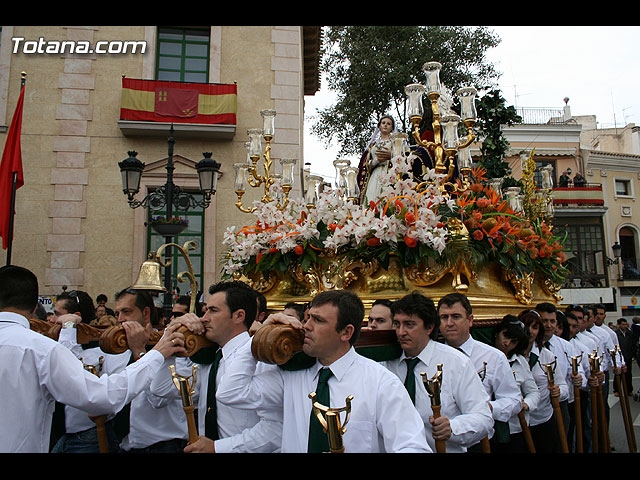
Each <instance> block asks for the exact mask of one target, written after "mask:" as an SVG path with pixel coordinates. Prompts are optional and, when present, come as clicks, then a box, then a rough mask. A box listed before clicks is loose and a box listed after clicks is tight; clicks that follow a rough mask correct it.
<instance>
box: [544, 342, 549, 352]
mask: <svg viewBox="0 0 640 480" xmlns="http://www.w3.org/2000/svg"><path fill="white" fill-rule="evenodd" d="M544 346H545V347H547V349H549V350H551V343H550V342H549V340H547V341H546V342H544Z"/></svg>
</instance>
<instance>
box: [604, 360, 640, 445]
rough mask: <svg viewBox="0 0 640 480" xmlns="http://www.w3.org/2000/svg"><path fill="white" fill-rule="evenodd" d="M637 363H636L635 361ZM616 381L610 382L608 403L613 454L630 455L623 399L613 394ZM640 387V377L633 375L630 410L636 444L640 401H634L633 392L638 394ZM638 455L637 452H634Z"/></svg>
mask: <svg viewBox="0 0 640 480" xmlns="http://www.w3.org/2000/svg"><path fill="white" fill-rule="evenodd" d="M634 363H635V361H634ZM633 367H634V371H637V370H638V365H633ZM614 381H615V380H614V379H612V381H610V385H609V387H610V388H609V397H608V403H609V408H610V417H609V438H610V440H611V445H612V447H613V449H612V451H611V453H627V454H628V453H630V449H629V442H628V440H627V433H626V429H625V425H624V421H623V416H622V407H621V405H622V403H621V398H620V397H617V396H615V395H614V393H613V383H614ZM639 387H640V376H636V375H633V389H634V390H633V391H631V389H629V390H630V393H632V395H630V396H629V409H630V410H631V420H632V423H633V432H634V434H635V438H636V444H637V443H638V441H639V440H640V401H636V400H634V399H633V392H637V391H638V389H639ZM633 453H637V452H633Z"/></svg>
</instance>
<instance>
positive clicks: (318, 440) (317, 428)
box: [307, 368, 333, 453]
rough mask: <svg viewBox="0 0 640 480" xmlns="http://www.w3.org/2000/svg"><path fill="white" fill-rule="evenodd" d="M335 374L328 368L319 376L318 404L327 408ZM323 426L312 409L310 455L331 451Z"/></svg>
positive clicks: (322, 370)
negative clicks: (330, 384) (332, 377)
mask: <svg viewBox="0 0 640 480" xmlns="http://www.w3.org/2000/svg"><path fill="white" fill-rule="evenodd" d="M331 375H333V373H332V372H331V370H330V369H328V368H323V369H321V370H320V375H319V376H318V385H317V387H316V392H315V393H316V400H315V401H316V402H318V403H319V404H320V405H324V406H325V407H329V406H330V405H329V384H328V381H329V377H331ZM323 430H324V429H323V427H322V424H321V423H320V421H319V420H318V418H317V417H316V415H315V413H314V412H313V409H311V418H310V419H309V444H308V449H307V451H308V453H322V452H328V451H329V437H327V434H326V433H325V432H324V431H323Z"/></svg>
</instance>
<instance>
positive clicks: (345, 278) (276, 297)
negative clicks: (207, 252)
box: [237, 261, 562, 327]
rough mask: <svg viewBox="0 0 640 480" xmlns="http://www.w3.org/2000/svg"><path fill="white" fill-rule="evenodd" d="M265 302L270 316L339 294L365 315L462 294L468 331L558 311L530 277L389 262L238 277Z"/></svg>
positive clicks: (489, 268)
mask: <svg viewBox="0 0 640 480" xmlns="http://www.w3.org/2000/svg"><path fill="white" fill-rule="evenodd" d="M237 278H239V279H240V280H243V281H245V282H247V283H249V284H250V285H251V286H252V287H253V288H255V289H256V290H258V291H259V292H261V293H262V294H263V295H264V296H265V297H266V298H267V308H268V309H269V311H270V312H276V311H281V310H282V309H283V308H284V306H285V305H286V304H287V303H288V302H297V303H306V302H309V301H311V300H312V299H313V297H314V296H315V295H316V294H317V293H319V292H321V291H324V290H332V289H345V290H349V291H352V292H354V293H355V294H357V295H358V296H359V297H360V299H361V300H362V302H363V303H364V306H365V312H366V315H368V311H369V309H370V308H371V306H372V304H373V303H374V302H375V301H376V300H378V299H389V300H395V299H399V298H401V297H403V296H405V295H407V294H408V293H410V292H413V291H417V292H420V293H422V294H423V295H425V296H427V297H429V298H431V299H432V300H433V301H434V302H435V303H436V304H437V302H438V301H439V300H440V298H442V297H443V296H444V295H446V294H449V293H452V292H460V293H464V294H465V295H466V296H467V297H468V298H469V301H470V302H471V305H472V308H473V316H474V326H476V327H489V326H493V325H495V324H497V323H499V321H500V320H502V318H503V317H504V316H505V315H507V314H512V315H518V314H519V313H520V312H522V311H523V310H525V309H528V308H533V307H535V306H536V304H538V303H541V302H550V303H553V304H555V305H559V303H560V302H561V301H562V298H561V297H560V296H559V295H558V293H557V292H558V288H554V287H553V286H549V285H545V284H544V281H543V280H541V279H536V278H535V276H534V275H530V276H529V277H526V278H524V279H521V278H518V277H516V276H515V275H513V274H512V273H511V272H509V271H505V270H504V269H503V267H502V266H501V265H500V264H498V263H492V264H488V265H486V266H484V267H483V268H482V269H481V270H480V271H479V272H473V271H472V270H470V269H469V268H467V267H466V266H464V265H463V266H462V268H461V267H460V266H458V267H457V268H452V267H450V268H445V269H443V268H433V267H432V268H431V269H423V270H419V269H404V268H402V267H401V266H400V265H399V264H398V262H397V261H392V262H391V263H390V264H389V268H388V269H384V268H382V267H381V266H379V265H378V264H377V262H375V261H371V262H369V263H363V262H361V261H358V262H352V263H349V262H347V261H342V262H339V261H336V262H331V263H329V264H327V266H325V267H322V268H321V267H319V266H317V265H316V266H312V267H311V268H310V269H308V270H307V271H304V272H302V271H300V270H299V269H298V270H297V271H289V272H286V273H282V272H271V273H270V274H269V275H267V276H265V275H258V276H253V275H252V276H251V277H250V278H248V277H246V276H244V275H243V276H238V277H237Z"/></svg>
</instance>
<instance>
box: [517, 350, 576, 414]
mask: <svg viewBox="0 0 640 480" xmlns="http://www.w3.org/2000/svg"><path fill="white" fill-rule="evenodd" d="M532 353H535V354H536V355H537V356H538V361H537V362H536V364H535V365H534V366H533V367H532V368H531V374H532V375H533V378H534V380H535V381H536V384H537V385H538V390H539V391H540V401H539V402H538V407H537V408H536V409H530V410H529V425H531V426H534V425H540V424H542V423H544V422H546V421H547V420H549V419H550V418H551V416H552V415H553V405H552V404H551V395H550V394H549V388H548V387H549V380H548V379H547V373H546V371H545V369H544V367H543V366H542V365H549V364H552V363H553V362H554V361H555V359H556V356H555V355H554V354H553V353H551V351H550V350H549V349H548V348H545V347H542V348H539V347H538V346H537V345H534V346H533V347H532V348H531V352H529V354H528V355H527V356H526V357H525V358H526V359H527V364H528V363H529V358H530V357H531V354H532ZM553 381H554V384H556V385H558V387H560V397H559V398H558V399H559V400H560V401H563V400H566V399H567V398H568V397H569V388H568V386H567V382H566V381H565V379H564V375H554V378H553Z"/></svg>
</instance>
